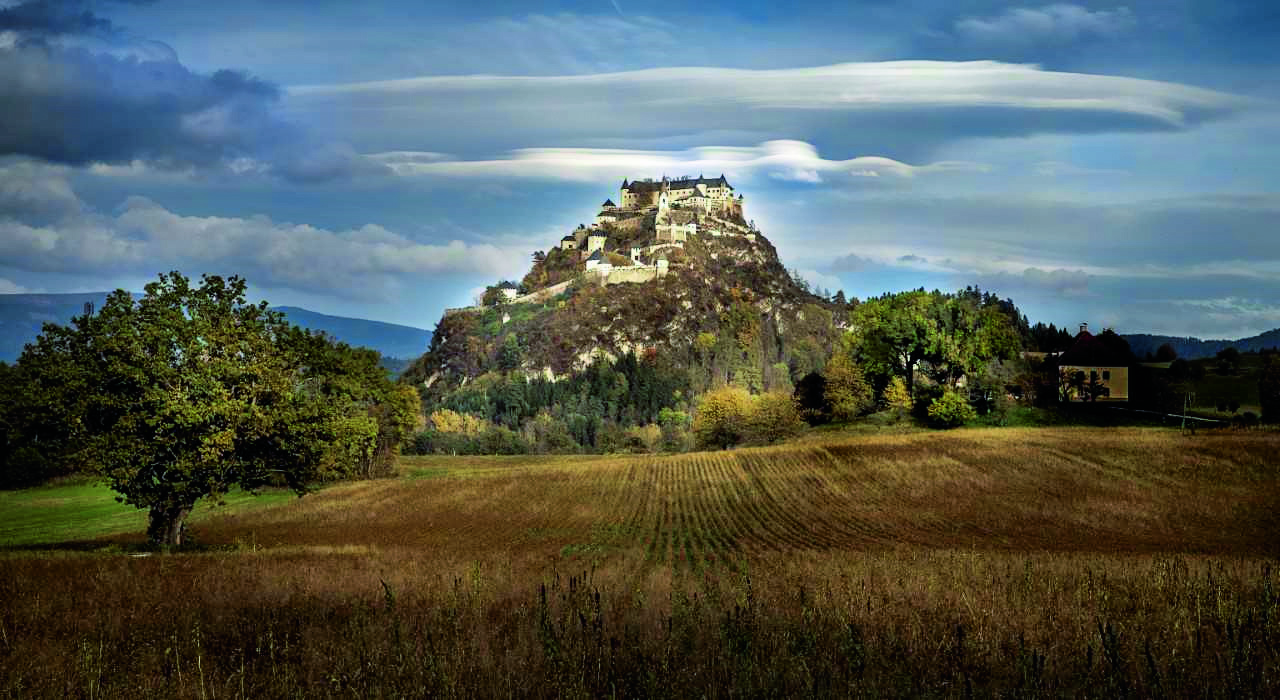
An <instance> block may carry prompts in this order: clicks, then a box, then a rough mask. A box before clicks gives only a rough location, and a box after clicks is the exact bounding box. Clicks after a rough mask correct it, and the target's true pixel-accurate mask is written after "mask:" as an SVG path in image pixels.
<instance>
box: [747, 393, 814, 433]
mask: <svg viewBox="0 0 1280 700" xmlns="http://www.w3.org/2000/svg"><path fill="white" fill-rule="evenodd" d="M804 428H805V423H804V420H802V419H801V418H800V408H799V406H797V405H796V400H795V397H793V396H792V395H791V392H789V391H786V392H784V391H771V392H768V393H765V394H761V395H760V396H757V397H756V398H755V402H754V403H753V404H752V406H751V412H750V415H749V416H748V417H747V430H746V432H747V436H748V437H749V438H750V440H751V442H755V443H759V444H762V445H768V444H771V443H775V442H778V441H779V440H785V439H786V438H789V437H793V436H795V435H799V434H800V433H801V432H802V431H803V430H804Z"/></svg>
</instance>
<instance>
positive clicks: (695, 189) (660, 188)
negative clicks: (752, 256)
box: [560, 174, 755, 269]
mask: <svg viewBox="0 0 1280 700" xmlns="http://www.w3.org/2000/svg"><path fill="white" fill-rule="evenodd" d="M735 194H737V193H735V192H734V189H733V186H732V185H730V184H729V181H728V180H727V179H725V176H724V175H723V174H722V175H720V177H717V178H704V177H702V176H698V177H696V178H695V177H683V178H675V179H672V178H667V177H664V178H662V179H661V180H656V181H655V180H653V179H650V178H646V179H644V180H635V181H627V180H625V179H624V180H623V181H622V187H621V188H619V191H618V199H619V200H621V202H622V204H621V206H619V205H618V204H615V203H614V202H613V200H612V199H606V200H605V201H604V204H602V205H600V213H599V214H596V220H595V223H593V224H592V225H591V227H590V228H588V227H585V226H582V227H579V228H578V230H577V231H574V232H573V233H571V234H569V235H567V236H565V237H564V238H562V239H561V240H560V248H561V249H563V250H577V251H580V255H581V257H582V258H583V260H584V261H587V263H588V265H589V269H590V268H591V267H594V266H590V258H591V257H592V256H593V255H594V254H595V253H596V252H597V251H606V250H607V247H608V244H609V240H610V237H611V234H613V235H615V236H616V235H617V234H627V233H633V232H635V231H637V230H640V229H642V227H645V226H646V224H648V225H651V226H652V229H651V230H652V232H653V241H652V245H650V246H647V247H642V248H632V250H631V251H630V252H631V257H632V259H633V260H636V261H638V259H639V258H638V256H639V254H640V253H648V254H652V253H654V252H656V249H660V248H671V247H676V248H681V247H684V242H685V241H687V240H689V237H690V236H693V235H696V234H697V233H698V230H699V225H701V227H702V230H703V232H704V233H707V234H708V235H711V236H724V235H729V236H733V235H744V236H747V237H748V238H750V239H752V240H754V238H755V234H754V232H753V231H751V230H750V229H749V228H748V227H747V226H745V225H743V224H742V223H741V222H742V221H743V218H742V210H743V204H744V198H743V196H742V195H741V194H737V196H735Z"/></svg>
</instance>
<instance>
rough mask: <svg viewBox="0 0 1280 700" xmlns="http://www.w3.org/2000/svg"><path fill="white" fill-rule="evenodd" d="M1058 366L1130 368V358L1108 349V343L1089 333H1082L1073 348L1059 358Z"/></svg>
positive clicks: (1077, 337)
mask: <svg viewBox="0 0 1280 700" xmlns="http://www.w3.org/2000/svg"><path fill="white" fill-rule="evenodd" d="M1058 364H1059V365H1072V366H1076V367H1128V366H1129V358H1127V357H1125V356H1124V355H1123V353H1120V352H1119V351H1117V350H1115V349H1113V348H1110V347H1107V344H1106V343H1104V342H1102V340H1101V339H1100V338H1098V336H1096V335H1093V334H1092V333H1090V332H1089V331H1080V334H1079V335H1077V336H1076V340H1075V342H1074V343H1072V345H1071V347H1070V348H1068V349H1067V351H1066V352H1064V353H1062V354H1061V355H1059V356H1058Z"/></svg>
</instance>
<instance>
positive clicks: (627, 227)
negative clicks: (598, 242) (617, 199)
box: [609, 216, 648, 232]
mask: <svg viewBox="0 0 1280 700" xmlns="http://www.w3.org/2000/svg"><path fill="white" fill-rule="evenodd" d="M647 218H648V217H646V216H633V217H631V218H630V219H620V220H618V221H615V222H613V223H612V224H609V226H610V227H612V228H613V230H615V231H618V232H631V231H639V230H640V229H641V227H643V226H644V222H645V219H647Z"/></svg>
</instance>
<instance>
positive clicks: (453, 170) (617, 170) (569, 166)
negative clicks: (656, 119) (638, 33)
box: [368, 140, 989, 183]
mask: <svg viewBox="0 0 1280 700" xmlns="http://www.w3.org/2000/svg"><path fill="white" fill-rule="evenodd" d="M368 157H369V159H370V160H372V161H374V162H377V163H379V164H381V165H384V166H386V167H388V168H390V169H391V170H392V171H393V172H395V173H396V174H397V175H401V176H427V175H434V176H444V177H494V176H498V177H523V178H536V179H555V180H570V181H575V182H600V181H602V180H603V181H609V180H613V179H618V178H623V177H635V176H637V175H649V174H654V173H665V174H667V175H671V176H678V175H683V174H693V173H717V174H718V173H725V174H726V175H729V176H733V177H746V176H750V175H754V174H756V173H765V174H767V175H768V176H769V177H772V178H775V179H779V180H789V181H794V182H807V183H820V182H822V181H823V178H822V175H823V174H826V175H828V176H831V175H846V176H851V177H880V176H881V175H883V176H886V177H893V178H912V177H915V176H916V175H919V174H928V173H941V172H955V171H964V172H986V171H987V170H989V168H988V167H987V166H985V165H983V164H981V163H968V162H960V161H946V162H940V163H931V164H927V165H918V166H916V165H908V164H906V163H901V162H899V161H896V160H893V159H891V158H884V157H881V156H861V157H857V158H851V159H848V160H827V159H824V158H822V157H821V156H819V155H818V149H816V148H814V147H813V145H811V144H808V143H805V142H803V141H788V140H777V141H767V142H765V143H762V144H759V145H758V146H736V147H730V146H703V147H698V148H690V149H687V150H684V151H653V150H649V151H646V150H635V149H622V148H525V149H519V150H517V151H515V152H513V153H511V154H509V155H508V156H506V157H504V158H499V159H492V160H454V159H452V158H450V157H449V156H446V155H444V154H441V153H436V152H422V153H415V152H410V151H393V152H389V153H375V154H371V155H370V156H368Z"/></svg>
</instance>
